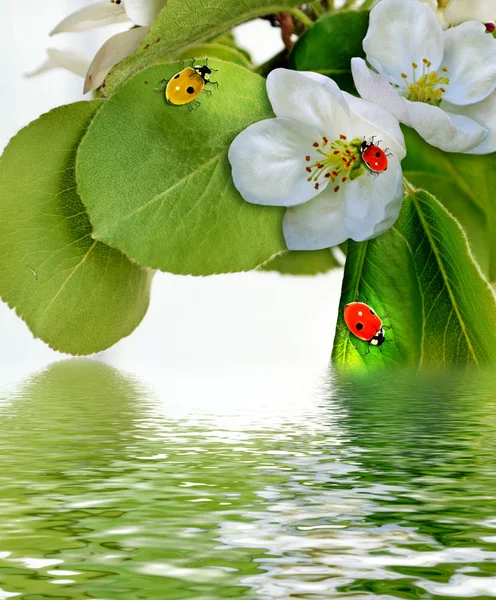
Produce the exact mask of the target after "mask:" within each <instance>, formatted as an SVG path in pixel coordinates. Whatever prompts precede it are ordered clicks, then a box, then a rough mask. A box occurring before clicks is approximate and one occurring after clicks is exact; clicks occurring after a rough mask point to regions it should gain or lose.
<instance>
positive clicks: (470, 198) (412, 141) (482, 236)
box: [402, 127, 496, 281]
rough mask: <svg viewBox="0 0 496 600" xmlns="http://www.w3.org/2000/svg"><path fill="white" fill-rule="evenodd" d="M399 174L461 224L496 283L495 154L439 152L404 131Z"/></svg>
mask: <svg viewBox="0 0 496 600" xmlns="http://www.w3.org/2000/svg"><path fill="white" fill-rule="evenodd" d="M404 133H405V139H406V143H407V155H406V158H405V159H404V160H403V163H402V166H403V172H404V175H405V177H407V178H408V180H409V181H411V182H412V183H413V184H414V185H415V186H416V187H418V188H422V189H425V190H427V191H428V192H430V193H431V194H433V195H435V196H436V197H437V198H438V199H439V200H440V201H441V202H442V203H443V204H444V206H445V207H446V208H447V209H448V211H449V212H451V213H452V214H453V215H454V216H455V217H456V218H457V219H458V220H459V221H460V223H461V224H462V226H463V228H464V229H465V231H466V233H467V236H468V238H469V241H470V245H471V248H472V250H473V252H474V254H475V257H476V258H477V261H478V262H479V265H480V266H481V268H482V270H483V271H484V273H485V274H486V275H487V276H488V278H489V279H490V281H496V213H495V211H496V205H495V203H494V190H495V189H496V154H491V155H485V156H475V155H473V156H472V155H468V154H453V153H450V152H442V151H441V150H439V149H438V148H434V147H433V146H431V145H429V144H428V143H427V142H425V141H424V140H423V139H422V138H421V137H420V136H419V135H418V134H417V133H416V132H415V131H413V130H412V129H408V128H407V127H405V128H404Z"/></svg>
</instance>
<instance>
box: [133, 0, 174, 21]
mask: <svg viewBox="0 0 496 600" xmlns="http://www.w3.org/2000/svg"><path fill="white" fill-rule="evenodd" d="M166 4H167V0H124V8H125V9H126V13H127V16H128V18H129V19H131V21H132V22H133V23H134V24H135V25H141V26H143V25H146V26H147V27H149V26H150V25H151V24H152V23H153V21H155V19H156V18H157V16H158V13H159V12H160V11H161V10H162V9H163V8H164V6H165V5H166Z"/></svg>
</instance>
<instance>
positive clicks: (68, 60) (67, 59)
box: [26, 48, 89, 77]
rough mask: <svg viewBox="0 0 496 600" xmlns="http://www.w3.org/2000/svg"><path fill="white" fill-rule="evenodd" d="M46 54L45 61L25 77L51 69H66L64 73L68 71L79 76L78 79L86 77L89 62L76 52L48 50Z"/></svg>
mask: <svg viewBox="0 0 496 600" xmlns="http://www.w3.org/2000/svg"><path fill="white" fill-rule="evenodd" d="M47 54H48V58H47V60H46V61H45V62H44V63H43V64H42V65H40V66H39V67H38V68H37V69H35V70H34V71H31V72H30V73H26V77H34V76H35V75H39V74H40V73H45V72H46V71H51V70H52V69H66V71H70V72H71V73H74V75H79V77H84V76H85V75H86V71H87V70H88V64H89V60H88V59H87V58H85V57H84V56H81V55H80V54H78V53H77V52H72V51H71V50H58V49H57V48H48V49H47Z"/></svg>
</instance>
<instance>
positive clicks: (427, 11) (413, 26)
mask: <svg viewBox="0 0 496 600" xmlns="http://www.w3.org/2000/svg"><path fill="white" fill-rule="evenodd" d="M363 49H364V50H365V53H366V55H367V60H368V62H369V63H370V64H371V65H372V66H373V67H374V68H375V69H376V70H377V71H379V73H383V74H384V75H386V76H387V77H388V78H389V79H390V80H391V81H394V82H395V83H398V84H400V83H401V82H402V77H401V74H402V73H406V74H407V75H409V76H411V73H412V63H417V64H418V65H419V67H420V66H421V65H422V59H424V58H426V59H427V60H429V61H430V62H431V63H432V69H433V70H436V69H437V68H438V67H439V65H440V63H441V59H442V57H443V30H442V27H441V25H440V24H439V21H438V20H437V18H436V15H435V14H434V12H433V11H432V9H431V8H430V7H429V6H428V5H427V4H423V3H422V2H418V1H417V0H382V2H379V4H377V6H375V7H374V8H373V9H372V11H371V13H370V24H369V29H368V31H367V35H366V36H365V39H364V40H363ZM417 72H418V71H417ZM410 78H411V77H410Z"/></svg>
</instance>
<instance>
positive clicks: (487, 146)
mask: <svg viewBox="0 0 496 600" xmlns="http://www.w3.org/2000/svg"><path fill="white" fill-rule="evenodd" d="M441 107H442V108H443V109H444V110H447V111H449V112H452V113H456V114H459V115H464V116H465V117H468V118H469V119H472V120H474V121H476V122H477V123H478V124H479V125H482V127H485V128H486V129H487V130H488V131H489V133H488V134H487V137H486V139H485V140H484V141H483V142H482V143H481V144H479V145H478V146H475V148H472V149H471V150H469V151H468V152H467V154H491V153H492V152H496V110H495V107H496V91H494V92H493V93H492V94H491V95H490V96H488V97H487V98H486V99H485V100H483V101H482V102H478V103H477V104H470V105H469V106H455V105H454V104H449V102H443V103H442V104H441Z"/></svg>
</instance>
